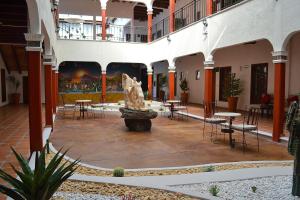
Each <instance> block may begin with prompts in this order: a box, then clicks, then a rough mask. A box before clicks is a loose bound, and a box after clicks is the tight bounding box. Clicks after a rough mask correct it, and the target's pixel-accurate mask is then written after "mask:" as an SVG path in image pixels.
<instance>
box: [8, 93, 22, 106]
mask: <svg viewBox="0 0 300 200" xmlns="http://www.w3.org/2000/svg"><path fill="white" fill-rule="evenodd" d="M10 104H14V105H18V104H20V94H19V93H12V94H10Z"/></svg>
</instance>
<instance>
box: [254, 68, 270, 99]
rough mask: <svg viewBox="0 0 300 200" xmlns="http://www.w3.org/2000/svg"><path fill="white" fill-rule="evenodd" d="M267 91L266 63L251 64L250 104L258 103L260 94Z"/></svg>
mask: <svg viewBox="0 0 300 200" xmlns="http://www.w3.org/2000/svg"><path fill="white" fill-rule="evenodd" d="M267 92H268V63H261V64H254V65H251V95H250V103H251V104H260V98H261V96H262V94H267Z"/></svg>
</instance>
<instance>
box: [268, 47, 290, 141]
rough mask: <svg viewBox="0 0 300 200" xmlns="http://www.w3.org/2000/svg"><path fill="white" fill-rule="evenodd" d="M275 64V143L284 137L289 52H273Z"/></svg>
mask: <svg viewBox="0 0 300 200" xmlns="http://www.w3.org/2000/svg"><path fill="white" fill-rule="evenodd" d="M272 55H273V63H274V68H275V69H274V71H275V77H274V110H273V137H272V138H273V141H275V142H279V141H280V136H281V135H283V130H284V120H285V111H284V107H285V65H286V62H287V52H285V51H278V52H273V53H272Z"/></svg>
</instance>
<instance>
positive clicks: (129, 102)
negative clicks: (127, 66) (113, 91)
mask: <svg viewBox="0 0 300 200" xmlns="http://www.w3.org/2000/svg"><path fill="white" fill-rule="evenodd" d="M141 86H142V83H141V82H138V81H137V80H136V78H135V77H134V78H133V79H131V78H130V77H129V76H128V75H127V74H122V87H123V89H124V94H125V108H128V109H132V110H145V101H144V94H143V90H142V87H141Z"/></svg>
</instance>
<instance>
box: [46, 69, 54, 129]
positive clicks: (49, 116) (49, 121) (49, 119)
mask: <svg viewBox="0 0 300 200" xmlns="http://www.w3.org/2000/svg"><path fill="white" fill-rule="evenodd" d="M52 92H53V90H52V65H51V64H45V104H46V105H45V119H46V126H51V127H52V128H53V102H52V100H53V98H52Z"/></svg>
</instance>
